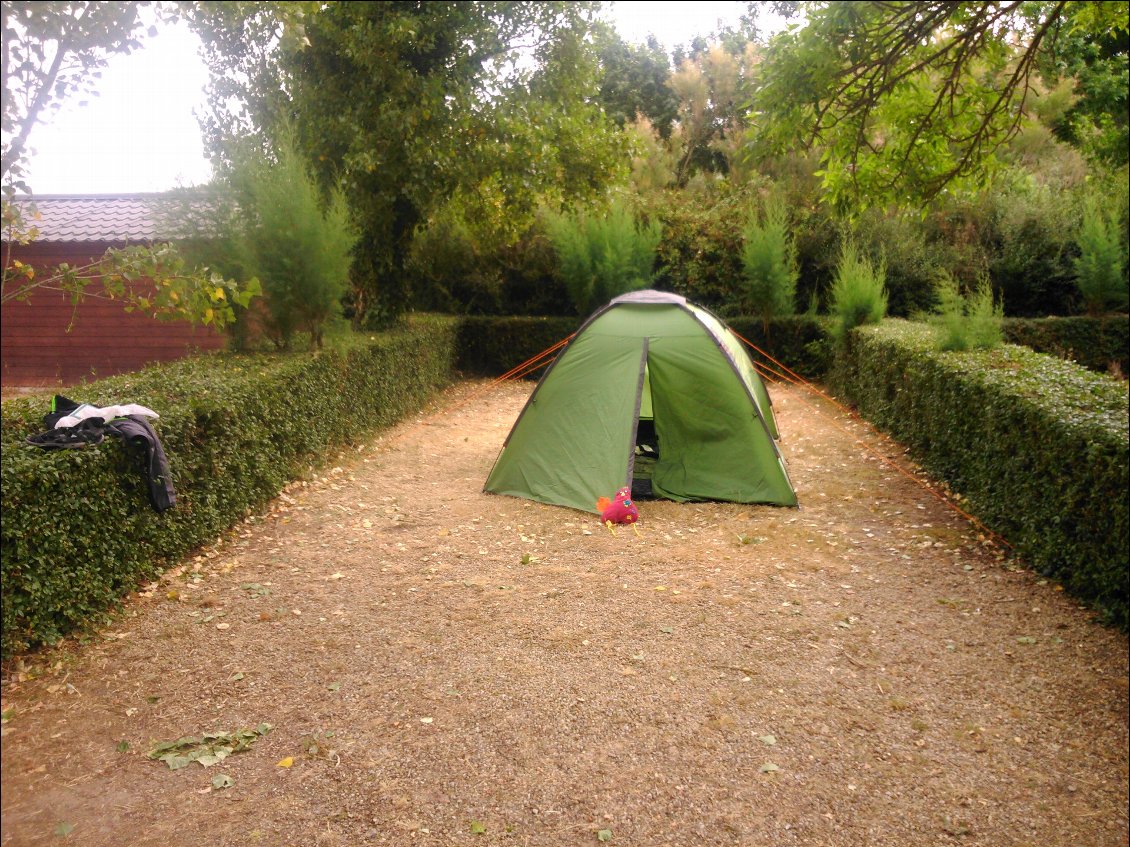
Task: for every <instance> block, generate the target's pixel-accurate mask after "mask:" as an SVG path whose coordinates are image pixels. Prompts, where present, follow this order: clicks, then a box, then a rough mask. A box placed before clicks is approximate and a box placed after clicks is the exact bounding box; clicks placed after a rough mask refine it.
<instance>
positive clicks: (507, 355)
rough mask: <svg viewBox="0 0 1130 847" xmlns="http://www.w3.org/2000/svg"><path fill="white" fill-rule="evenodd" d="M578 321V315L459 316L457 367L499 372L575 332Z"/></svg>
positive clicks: (488, 373)
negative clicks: (568, 316) (550, 316)
mask: <svg viewBox="0 0 1130 847" xmlns="http://www.w3.org/2000/svg"><path fill="white" fill-rule="evenodd" d="M580 325H581V319H580V318H530V317H520V318H495V317H464V318H461V319H460V321H459V340H458V350H459V352H458V358H457V359H456V367H458V368H459V370H461V371H464V372H466V373H470V374H477V375H479V376H500V375H501V374H504V373H506V372H508V371H509V370H511V369H512V368H514V367H517V366H518V365H520V364H522V362H525V361H527V360H529V359H532V358H533V357H534V356H536V355H538V353H541V352H542V351H544V350H547V349H548V348H550V347H552V346H553V345H554V344H556V343H557V342H558V341H560V340H561V339H563V338H565V337H566V336H568V335H571V334H572V333H574V332H576V331H577V328H578V327H579V326H580ZM540 373H541V371H540V370H538V371H536V372H535V373H534V374H532V376H535V377H536V376H538V375H539V374H540Z"/></svg>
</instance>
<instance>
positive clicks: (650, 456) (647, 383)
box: [632, 361, 659, 500]
mask: <svg viewBox="0 0 1130 847" xmlns="http://www.w3.org/2000/svg"><path fill="white" fill-rule="evenodd" d="M634 450H635V455H634V456H633V463H632V499H633V500H652V499H655V494H654V492H653V491H652V490H651V473H652V471H653V470H654V468H655V463H656V461H658V459H659V435H658V434H657V433H656V430H655V412H654V409H653V407H652V403H651V375H650V373H649V371H648V368H647V363H646V361H645V362H644V367H643V384H642V386H641V388H640V411H639V417H638V418H637V420H636V439H635V445H634Z"/></svg>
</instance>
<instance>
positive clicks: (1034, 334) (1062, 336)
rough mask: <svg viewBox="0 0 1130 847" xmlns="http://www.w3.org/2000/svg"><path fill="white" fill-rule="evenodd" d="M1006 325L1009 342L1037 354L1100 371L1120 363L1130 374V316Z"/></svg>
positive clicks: (1021, 321) (1011, 320)
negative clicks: (1046, 354) (1066, 360)
mask: <svg viewBox="0 0 1130 847" xmlns="http://www.w3.org/2000/svg"><path fill="white" fill-rule="evenodd" d="M1002 328H1003V329H1004V336H1005V339H1006V340H1007V341H1009V342H1011V343H1013V344H1023V345H1024V346H1025V347H1031V348H1032V349H1033V350H1035V351H1036V352H1037V353H1051V354H1052V355H1053V356H1059V357H1060V358H1061V359H1071V360H1072V361H1075V362H1078V363H1079V364H1080V365H1082V366H1083V367H1085V368H1090V369H1091V370H1093V371H1099V372H1100V373H1107V372H1109V371H1110V369H1111V363H1112V362H1117V363H1118V368H1119V371H1120V372H1121V373H1122V374H1123V375H1130V361H1128V358H1130V316H1127V315H1109V316H1107V317H1102V318H1091V317H1085V316H1082V315H1080V316H1077V317H1070V318H1008V319H1006V320H1005V321H1004V325H1003V327H1002Z"/></svg>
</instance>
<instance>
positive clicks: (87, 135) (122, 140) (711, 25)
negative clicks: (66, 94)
mask: <svg viewBox="0 0 1130 847" xmlns="http://www.w3.org/2000/svg"><path fill="white" fill-rule="evenodd" d="M745 6H746V4H745V3H742V2H733V0H730V2H711V1H710V0H697V2H681V0H663V1H662V2H642V1H641V0H621V2H616V3H613V4H612V5H611V9H610V10H609V11H607V12H606V13H605V14H606V15H607V17H608V19H609V20H611V21H612V22H613V23H614V25H615V26H616V28H617V30H618V31H619V32H620V34H621V36H622V37H623V38H624V39H625V40H626V41H631V42H637V43H643V42H644V41H645V40H646V39H647V36H648V35H649V34H653V35H655V36H656V38H658V39H659V42H660V43H661V44H662V45H664V47H666V48H667V49H668V50H670V49H672V48H673V47H675V46H676V45H678V44H687V43H689V42H690V41H691V39H693V38H694V37H695V36H696V35H707V34H709V33H710V32H712V31H714V30H715V29H716V27H717V24H718V22H719V21H721V22H723V23H726V24H735V23H736V22H737V20H738V18H739V17H740V16H741V15H742V13H743V12H744V10H745ZM198 47H199V41H198V40H197V38H196V36H195V35H193V34H192V33H191V32H189V31H188V29H187V27H183V26H177V27H172V28H166V29H165V30H164V31H162V32H160V33H159V34H158V35H157V36H156V37H154V38H151V39H146V41H145V42H144V46H143V48H142V49H141V50H138V51H137V52H135V53H133V54H132V55H129V56H119V57H115V58H114V59H112V60H111V61H110V64H109V66H108V67H107V68H106V70H105V72H104V73H103V77H102V82H101V85H100V87H99V94H100V96H98V97H92V98H90V99H89V102H88V104H87V105H86V106H82V107H80V106H78V105H77V104H68V105H65V106H64V107H63V108H62V109H61V110H60V112H59V113H58V114H57V115H56V116H55V117H54V119H52V121H51V123H49V124H46V125H44V124H41V125H39V126H37V127H35V129H33V130H32V133H31V139H30V146H31V148H32V149H33V150H34V151H35V155H34V157H33V158H32V160H31V167H30V170H29V179H28V180H27V181H28V184H29V185H31V187H32V190H33V191H34V192H35V193H37V194H116V193H129V192H139V191H163V190H166V189H169V188H173V187H175V186H177V185H178V184H181V185H196V184H200V183H203V182H207V181H208V179H209V177H210V175H211V168H210V166H209V164H208V161H207V160H206V159H205V158H204V151H203V145H202V144H201V140H200V127H199V125H198V124H197V121H196V118H195V117H194V115H193V111H194V110H195V109H197V108H198V107H200V106H201V104H203V102H204V94H203V87H204V85H205V84H206V83H207V81H208V72H207V70H206V69H205V67H204V64H203V62H202V61H201V60H200V58H199V56H198V54H197V49H198Z"/></svg>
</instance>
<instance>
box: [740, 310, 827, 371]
mask: <svg viewBox="0 0 1130 847" xmlns="http://www.w3.org/2000/svg"><path fill="white" fill-rule="evenodd" d="M725 320H726V324H727V325H728V326H729V327H730V329H732V330H733V331H734V332H735V333H737V334H738V335H739V336H741V337H742V338H744V339H745V340H747V341H749V342H751V343H753V344H755V345H756V346H757V347H759V348H761V349H762V350H764V351H765V352H766V353H768V354H769V355H770V356H772V357H773V358H774V359H776V360H777V361H779V362H781V363H782V364H784V365H786V366H788V367H789V369H790V370H793V371H796V372H797V373H798V374H800V375H801V376H803V377H804V378H805V379H810V380H812V379H823V378H824V376H825V375H826V374H827V373H828V369H829V368H830V367H831V365H832V358H833V355H834V353H835V348H834V345H833V343H832V338H831V336H830V335H829V334H828V325H829V324H828V320H827V319H826V318H815V317H812V316H810V315H794V316H791V317H787V318H774V319H773V320H771V321H770V322H769V331H768V333H766V331H765V326H764V324H763V323H762V321H761V318H750V317H742V318H738V317H731V318H726V319H725ZM747 352H749V354H750V356H752V357H753V359H754V361H755V362H757V363H758V364H761V365H764V366H765V367H766V368H767V370H768V372H769V374H770V375H771V376H772V375H774V374H777V373H779V372H780V369H779V368H778V367H777V366H776V365H774V364H773V363H772V362H770V361H767V360H766V358H765V357H764V356H762V355H761V354H760V353H758V352H756V351H754V350H748V348H747Z"/></svg>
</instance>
